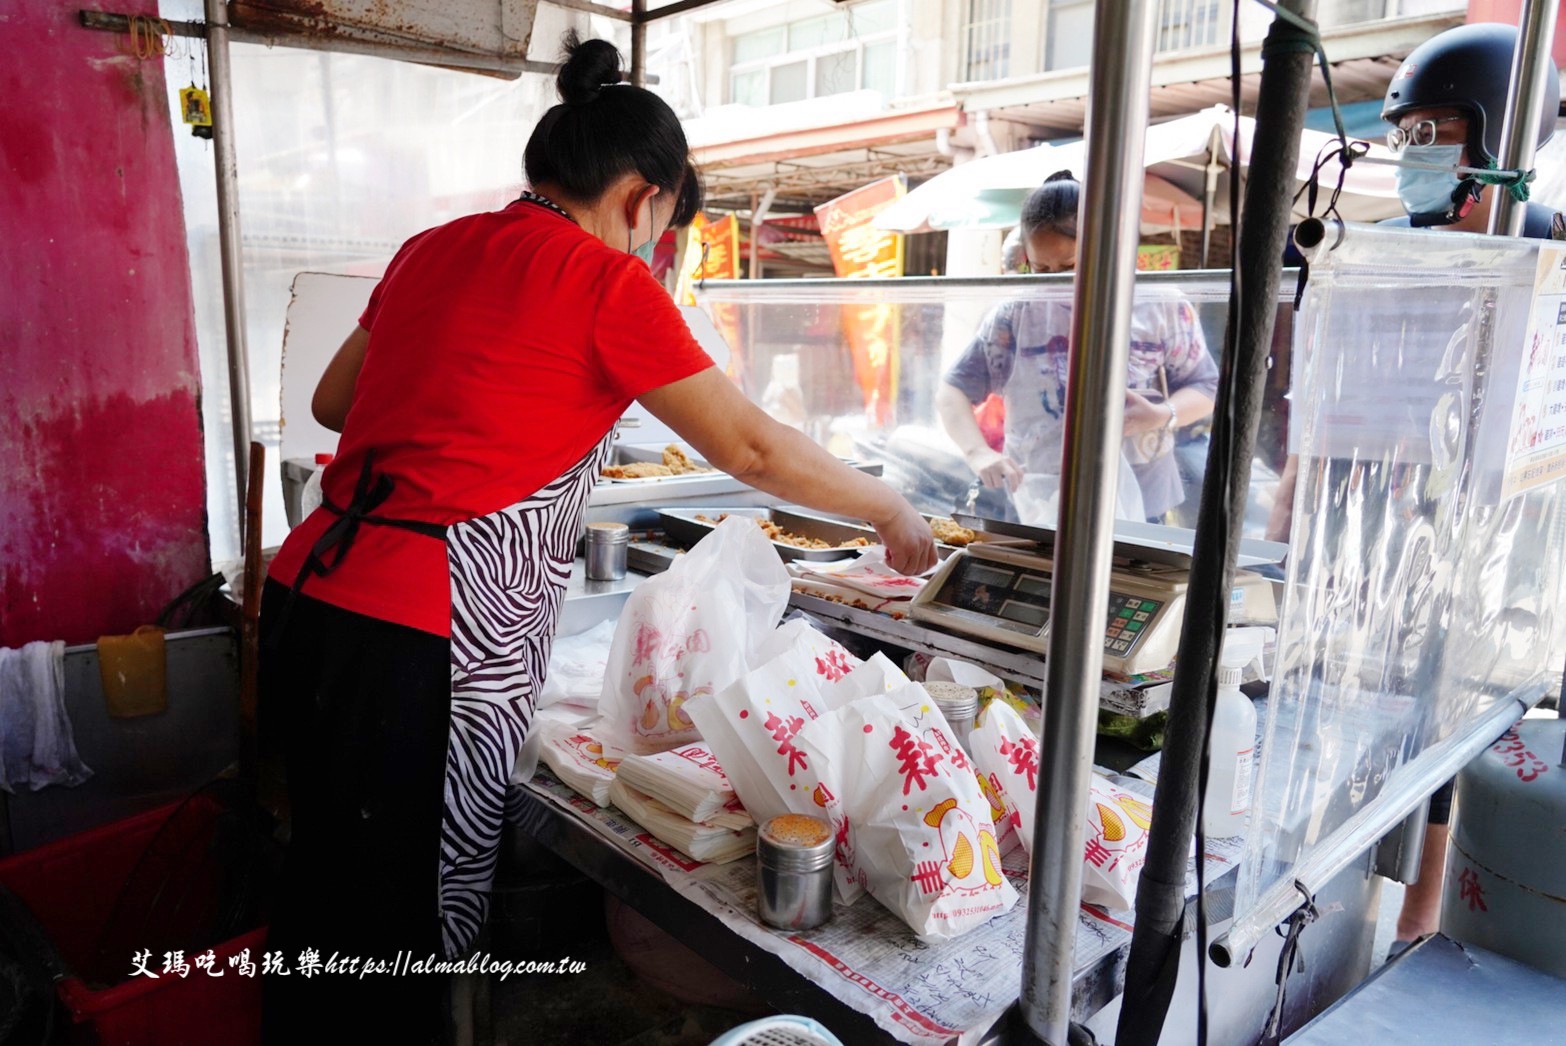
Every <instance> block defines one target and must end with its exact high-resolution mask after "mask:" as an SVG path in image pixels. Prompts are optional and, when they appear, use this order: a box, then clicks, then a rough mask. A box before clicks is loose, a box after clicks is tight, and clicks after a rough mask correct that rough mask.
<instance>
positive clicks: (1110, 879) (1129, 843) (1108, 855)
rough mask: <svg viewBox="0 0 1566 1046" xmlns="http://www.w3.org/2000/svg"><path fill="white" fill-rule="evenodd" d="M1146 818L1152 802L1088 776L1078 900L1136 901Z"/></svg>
mask: <svg viewBox="0 0 1566 1046" xmlns="http://www.w3.org/2000/svg"><path fill="white" fill-rule="evenodd" d="M1152 823H1153V807H1152V805H1151V804H1150V803H1148V801H1147V800H1146V799H1143V798H1142V797H1141V796H1139V795H1135V794H1133V793H1131V792H1128V791H1125V790H1124V789H1122V788H1118V787H1116V786H1115V785H1114V784H1112V783H1110V782H1108V781H1104V780H1102V779H1100V778H1098V777H1097V776H1095V777H1094V779H1093V782H1092V789H1091V799H1090V802H1089V810H1088V815H1087V827H1088V838H1087V841H1086V842H1085V843H1084V844H1083V851H1082V860H1083V862H1084V866H1083V881H1082V900H1083V901H1085V902H1087V903H1088V904H1097V905H1102V906H1104V907H1106V908H1113V909H1117V910H1127V909H1130V908H1131V907H1132V905H1133V904H1135V903H1136V884H1137V878H1138V876H1140V875H1141V872H1142V865H1143V864H1145V863H1146V862H1147V838H1148V834H1147V833H1148V829H1149V828H1150V827H1152Z"/></svg>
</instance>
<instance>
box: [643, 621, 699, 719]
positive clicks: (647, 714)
mask: <svg viewBox="0 0 1566 1046" xmlns="http://www.w3.org/2000/svg"><path fill="white" fill-rule="evenodd" d="M711 649H712V640H711V639H710V638H709V637H708V635H707V631H706V629H702V628H698V629H697V630H696V631H694V632H692V633H690V634H689V635H686V636H680V635H672V636H668V637H665V636H664V634H663V633H662V632H661V631H659V630H658V629H656V628H654V627H653V626H652V625H649V624H647V623H646V622H643V623H641V624H640V625H638V626H637V628H636V639H635V645H634V652H633V654H632V657H631V670H632V674H633V675H636V673H637V672H638V670H641V671H642V674H640V675H637V677H636V681H635V682H634V683H632V684H631V693H632V694H634V695H635V697H636V700H637V701H638V702H640V703H641V714H640V715H639V716H638V717H637V719H636V726H637V729H638V731H639V732H640V733H642V734H643V735H644V736H648V737H656V736H659V735H661V734H665V733H683V732H685V731H688V730H694V729H695V727H696V724H695V723H692V722H691V717H690V716H689V715H687V714H686V712H685V709H684V707H683V706H684V705H685V702H686V701H689V700H691V699H692V698H696V697H700V696H702V695H703V694H710V693H712V687H711V685H710V684H700V685H698V686H695V687H693V688H691V689H689V690H687V689H685V685H686V684H685V679H686V674H687V673H686V672H684V671H682V668H683V667H684V666H683V662H684V661H685V657H686V655H688V654H705V653H707V652H708V651H710V650H711Z"/></svg>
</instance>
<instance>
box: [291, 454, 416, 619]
mask: <svg viewBox="0 0 1566 1046" xmlns="http://www.w3.org/2000/svg"><path fill="white" fill-rule="evenodd" d="M394 487H395V484H394V483H393V481H392V478H391V477H390V476H388V475H386V474H385V473H384V472H382V473H376V471H375V454H374V452H373V451H371V452H368V453H366V454H365V456H364V467H363V468H361V469H360V470H359V478H358V480H357V481H356V482H355V483H354V490H353V498H352V499H351V500H350V501H349V502H348V505H347V507H339V506H337V505H336V504H333V502H332V500H331V499H330V498H328V497H326V496H325V495H324V494H323V495H322V497H321V507H322V508H324V509H326V510H327V511H328V512H330V513H332V514H333V515H335V516H336V517H337V518H336V519H335V520H333V521H332V524H331V526H329V527H327V528H326V530H325V531H324V532H323V533H322V534H321V536H320V537H319V538H317V539H316V542H315V544H314V545H311V546H310V551H309V552H308V553H307V554H306V555H305V560H304V563H303V565H301V566H300V568H299V573H298V574H297V575H295V577H294V583H293V584H292V585H290V586H289V589H288V599H287V600H286V601H285V602H284V603H283V609H282V612H281V613H279V614H278V615H277V620H276V623H275V625H274V627H273V628H272V629H270V630H269V632H268V635H267V636H266V645H268V646H270V645H272V642H273V640H274V639H275V637H276V636H277V635H279V634H280V633H281V632H282V630H283V624H284V622H285V621H287V620H288V612H289V610H290V609H292V608H293V605H294V599H295V598H296V597H297V596H298V595H299V591H300V589H302V588H304V583H305V580H306V579H307V578H310V577H312V576H314V577H325V576H326V575H328V574H330V573H331V572H332V571H334V570H336V569H337V568H338V567H339V566H340V565H341V564H342V561H343V557H344V556H346V555H348V550H349V549H351V548H352V547H353V543H354V541H355V540H357V538H358V537H359V528H360V527H361V526H363V525H364V524H366V523H368V524H370V525H371V526H377V527H396V528H397V529H399V530H408V531H412V532H413V533H415V534H423V535H424V536H425V537H429V538H434V539H436V540H437V541H445V540H446V527H445V525H444V524H441V523H427V522H425V521H423V520H417V519H397V518H395V517H392V516H376V515H372V514H371V513H373V512H374V511H375V510H376V509H377V508H380V507H381V506H382V505H384V504H385V503H386V499H387V498H389V497H391V493H392V490H393V488H394ZM328 557H330V558H328Z"/></svg>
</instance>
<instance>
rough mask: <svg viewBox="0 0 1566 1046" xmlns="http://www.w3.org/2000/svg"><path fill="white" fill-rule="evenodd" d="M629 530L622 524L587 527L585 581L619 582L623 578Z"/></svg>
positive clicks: (629, 536) (600, 524) (629, 541)
mask: <svg viewBox="0 0 1566 1046" xmlns="http://www.w3.org/2000/svg"><path fill="white" fill-rule="evenodd" d="M630 544H631V528H630V527H628V526H626V525H625V524H624V523H589V524H588V525H587V580H589V581H619V580H620V579H621V578H623V577H625V556H626V551H627V550H628V549H629V548H630Z"/></svg>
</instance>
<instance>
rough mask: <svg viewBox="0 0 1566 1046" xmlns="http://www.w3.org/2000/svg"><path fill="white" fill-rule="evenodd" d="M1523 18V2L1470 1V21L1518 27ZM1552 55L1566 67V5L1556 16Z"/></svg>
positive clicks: (1513, 0) (1503, 0)
mask: <svg viewBox="0 0 1566 1046" xmlns="http://www.w3.org/2000/svg"><path fill="white" fill-rule="evenodd" d="M1521 18H1522V0H1468V21H1470V22H1505V23H1507V24H1508V25H1517V24H1518V23H1519V22H1520V20H1521ZM1550 55H1551V57H1553V58H1554V59H1555V64H1556V65H1566V3H1562V4H1561V6H1560V8H1558V9H1557V13H1556V15H1555V43H1554V45H1553V46H1552V47H1551V48H1550Z"/></svg>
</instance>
